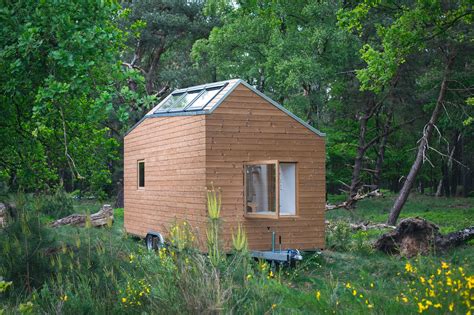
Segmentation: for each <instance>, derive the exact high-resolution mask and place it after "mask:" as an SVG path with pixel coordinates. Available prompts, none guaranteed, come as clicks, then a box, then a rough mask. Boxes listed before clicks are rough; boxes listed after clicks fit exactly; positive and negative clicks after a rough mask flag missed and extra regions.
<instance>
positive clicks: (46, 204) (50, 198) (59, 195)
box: [35, 188, 74, 219]
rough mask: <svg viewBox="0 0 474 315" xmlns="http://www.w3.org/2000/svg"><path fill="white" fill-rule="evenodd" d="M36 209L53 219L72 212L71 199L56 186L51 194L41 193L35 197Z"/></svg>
mask: <svg viewBox="0 0 474 315" xmlns="http://www.w3.org/2000/svg"><path fill="white" fill-rule="evenodd" d="M35 199H36V200H35V203H36V209H37V210H38V211H39V212H40V213H42V214H46V215H49V216H52V217H53V218H55V219H60V218H62V217H65V216H68V215H70V214H72V213H73V212H74V206H73V199H72V197H71V196H70V195H69V194H68V193H66V192H65V191H64V189H62V188H58V189H57V190H56V192H55V193H54V194H53V195H43V196H38V197H36V198H35Z"/></svg>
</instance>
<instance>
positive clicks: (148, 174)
mask: <svg viewBox="0 0 474 315" xmlns="http://www.w3.org/2000/svg"><path fill="white" fill-rule="evenodd" d="M205 140H206V139H205V116H204V115H198V116H174V117H156V118H147V119H145V120H144V121H143V122H142V123H141V124H140V125H138V126H137V127H136V128H135V129H134V130H132V132H131V133H130V134H128V135H127V136H126V137H125V140H124V142H125V143H124V193H125V198H124V201H125V205H124V206H125V218H124V220H125V229H126V231H127V232H128V233H131V234H134V235H138V236H141V237H143V236H145V235H146V233H147V232H148V231H150V230H154V231H159V232H162V233H164V234H165V236H166V235H167V231H168V230H169V227H170V225H171V224H172V223H173V222H174V221H175V220H176V219H183V220H187V221H188V222H189V223H190V224H191V225H192V226H194V227H195V228H197V230H198V233H199V234H205V232H204V231H200V230H201V229H202V227H203V226H204V224H205V222H206V221H205V216H204V214H205V211H206V194H205V184H206V180H205V176H206V174H205V154H206V141H205ZM138 160H144V161H145V189H138V188H137V161H138Z"/></svg>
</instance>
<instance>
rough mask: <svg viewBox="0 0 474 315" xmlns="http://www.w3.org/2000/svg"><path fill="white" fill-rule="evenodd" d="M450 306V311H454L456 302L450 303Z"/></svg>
mask: <svg viewBox="0 0 474 315" xmlns="http://www.w3.org/2000/svg"><path fill="white" fill-rule="evenodd" d="M448 308H449V311H450V312H452V311H454V303H453V302H451V304H449V306H448Z"/></svg>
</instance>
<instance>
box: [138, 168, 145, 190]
mask: <svg viewBox="0 0 474 315" xmlns="http://www.w3.org/2000/svg"><path fill="white" fill-rule="evenodd" d="M138 188H145V161H138Z"/></svg>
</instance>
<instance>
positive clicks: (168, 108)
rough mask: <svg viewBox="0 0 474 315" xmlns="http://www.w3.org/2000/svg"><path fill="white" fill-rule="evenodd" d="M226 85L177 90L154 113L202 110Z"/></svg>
mask: <svg viewBox="0 0 474 315" xmlns="http://www.w3.org/2000/svg"><path fill="white" fill-rule="evenodd" d="M226 85H227V83H226V84H223V85H217V86H216V85H207V86H201V88H200V89H199V88H198V87H196V88H197V89H196V88H194V89H193V90H190V91H183V90H179V91H177V92H175V93H173V94H171V95H170V96H169V97H168V98H167V99H166V100H165V101H164V102H163V103H162V104H161V105H160V106H159V107H158V109H156V110H155V112H154V113H157V114H159V113H169V112H182V111H193V110H202V109H204V108H205V107H206V105H207V104H209V102H210V101H212V99H213V98H214V97H215V96H216V95H217V94H219V92H220V91H222V89H223V88H224V87H225V86H226Z"/></svg>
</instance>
